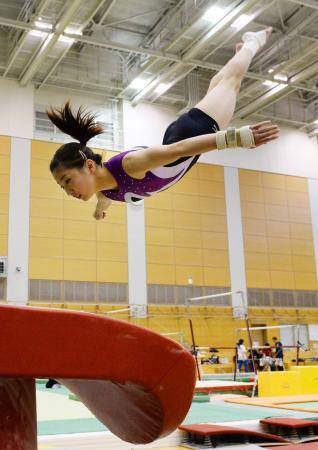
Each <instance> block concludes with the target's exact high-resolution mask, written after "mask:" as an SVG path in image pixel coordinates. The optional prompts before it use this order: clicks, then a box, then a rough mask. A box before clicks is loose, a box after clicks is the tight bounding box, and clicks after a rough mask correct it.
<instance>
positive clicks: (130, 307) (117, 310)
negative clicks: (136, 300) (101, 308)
mask: <svg viewBox="0 0 318 450" xmlns="http://www.w3.org/2000/svg"><path fill="white" fill-rule="evenodd" d="M135 308H136V307H135V306H128V308H122V309H114V310H112V311H106V312H105V314H115V313H119V312H125V311H133V310H134V309H135Z"/></svg>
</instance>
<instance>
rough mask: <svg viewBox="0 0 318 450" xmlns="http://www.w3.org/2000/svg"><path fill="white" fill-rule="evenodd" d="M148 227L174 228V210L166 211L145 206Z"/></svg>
mask: <svg viewBox="0 0 318 450" xmlns="http://www.w3.org/2000/svg"><path fill="white" fill-rule="evenodd" d="M145 224H146V227H153V226H154V227H164V228H173V224H174V215H173V212H172V211H166V210H164V212H162V211H160V210H159V209H152V208H145Z"/></svg>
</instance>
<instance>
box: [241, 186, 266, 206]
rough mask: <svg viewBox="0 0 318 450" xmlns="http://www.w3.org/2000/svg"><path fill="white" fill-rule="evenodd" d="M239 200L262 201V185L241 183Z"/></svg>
mask: <svg viewBox="0 0 318 450" xmlns="http://www.w3.org/2000/svg"><path fill="white" fill-rule="evenodd" d="M240 195H241V200H242V201H244V202H257V203H264V189H263V188H262V187H256V186H254V187H253V189H251V187H250V186H244V185H242V186H241V187H240Z"/></svg>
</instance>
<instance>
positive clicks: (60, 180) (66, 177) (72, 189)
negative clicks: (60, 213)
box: [53, 159, 96, 201]
mask: <svg viewBox="0 0 318 450" xmlns="http://www.w3.org/2000/svg"><path fill="white" fill-rule="evenodd" d="M95 172H96V164H95V163H94V161H92V160H90V159H88V160H87V161H85V164H84V166H83V167H82V168H81V169H78V168H72V169H66V168H62V167H60V168H57V169H56V170H54V172H53V177H54V179H55V181H56V182H57V184H59V185H60V186H61V188H62V189H64V190H65V192H66V193H67V195H71V196H72V197H75V198H78V199H79V200H84V201H87V200H89V199H90V198H91V197H92V196H93V195H94V194H95V192H96V183H95Z"/></svg>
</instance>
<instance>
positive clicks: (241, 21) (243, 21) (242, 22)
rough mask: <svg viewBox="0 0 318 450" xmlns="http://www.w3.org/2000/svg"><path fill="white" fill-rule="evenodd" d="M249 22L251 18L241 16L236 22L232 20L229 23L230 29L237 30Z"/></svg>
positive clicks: (244, 15) (245, 15)
mask: <svg viewBox="0 0 318 450" xmlns="http://www.w3.org/2000/svg"><path fill="white" fill-rule="evenodd" d="M251 20H252V17H251V16H248V15H247V14H242V15H241V16H240V17H238V18H237V19H236V20H234V22H233V23H231V27H233V28H238V29H240V28H243V27H245V25H247V24H248V23H249V22H250V21H251Z"/></svg>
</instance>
